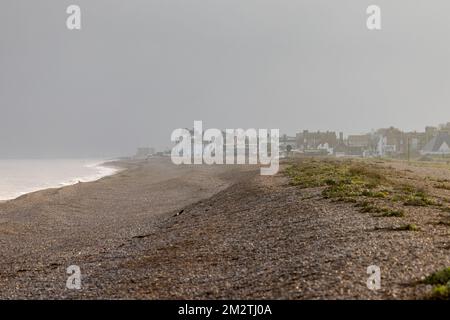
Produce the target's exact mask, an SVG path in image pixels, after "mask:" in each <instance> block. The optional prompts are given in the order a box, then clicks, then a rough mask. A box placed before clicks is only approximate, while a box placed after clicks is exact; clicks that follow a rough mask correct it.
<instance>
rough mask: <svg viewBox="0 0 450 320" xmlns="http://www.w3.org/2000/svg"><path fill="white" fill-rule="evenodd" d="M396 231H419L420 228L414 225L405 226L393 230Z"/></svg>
mask: <svg viewBox="0 0 450 320" xmlns="http://www.w3.org/2000/svg"><path fill="white" fill-rule="evenodd" d="M395 230H396V231H419V230H420V228H419V227H418V226H417V225H415V224H414V223H409V224H405V225H403V226H400V227H398V228H395Z"/></svg>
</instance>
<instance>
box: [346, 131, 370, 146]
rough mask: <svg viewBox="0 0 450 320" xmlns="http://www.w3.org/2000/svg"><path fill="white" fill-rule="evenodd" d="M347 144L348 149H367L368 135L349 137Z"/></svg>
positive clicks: (368, 143)
mask: <svg viewBox="0 0 450 320" xmlns="http://www.w3.org/2000/svg"><path fill="white" fill-rule="evenodd" d="M347 144H348V146H349V147H359V148H368V147H369V146H370V135H368V134H358V135H349V136H348V138H347Z"/></svg>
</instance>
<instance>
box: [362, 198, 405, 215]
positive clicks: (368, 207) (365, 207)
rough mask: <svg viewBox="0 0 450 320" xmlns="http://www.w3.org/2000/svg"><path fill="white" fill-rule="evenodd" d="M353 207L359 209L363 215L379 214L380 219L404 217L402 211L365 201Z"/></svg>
mask: <svg viewBox="0 0 450 320" xmlns="http://www.w3.org/2000/svg"><path fill="white" fill-rule="evenodd" d="M355 207H358V208H360V209H359V211H360V212H363V213H381V215H380V216H381V217H403V216H404V215H405V213H404V212H403V211H402V210H396V209H391V208H387V207H381V206H379V205H377V204H375V203H373V202H371V201H367V200H364V201H361V202H358V203H357V204H356V205H355Z"/></svg>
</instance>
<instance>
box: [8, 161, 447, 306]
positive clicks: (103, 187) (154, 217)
mask: <svg viewBox="0 0 450 320" xmlns="http://www.w3.org/2000/svg"><path fill="white" fill-rule="evenodd" d="M119 165H120V166H122V167H126V168H128V170H126V171H123V172H121V173H119V174H117V175H115V176H111V177H107V178H104V179H102V180H100V181H97V182H93V183H83V184H78V185H75V186H71V187H66V188H61V189H52V190H47V191H42V192H37V193H34V194H30V195H27V196H24V197H21V198H20V199H17V200H14V201H9V202H6V203H2V204H0V246H1V250H0V289H1V290H0V297H1V298H51V299H52V298H55V299H59V298H71V299H80V298H81V299H93V298H100V299H105V298H106V299H108V298H133V299H134V298H137V299H165V298H167V299H176V298H193V299H225V298H227V299H247V298H263V299H265V298H271V299H273V298H274V299H414V298H422V297H424V296H425V295H426V294H427V293H428V292H429V290H430V288H429V287H427V286H425V285H422V284H420V283H419V281H420V280H421V279H422V278H423V277H424V276H425V275H427V274H429V273H430V272H433V271H435V270H437V269H440V268H442V267H446V266H449V265H450V255H449V252H450V238H449V227H448V226H445V225H437V224H436V222H438V221H440V219H442V218H443V215H448V213H443V212H438V211H436V210H432V209H428V208H409V209H408V211H407V214H406V216H405V217H401V218H395V217H394V218H393V217H376V216H374V215H371V214H368V213H360V212H358V210H357V208H355V207H354V206H353V205H352V204H347V203H336V202H331V201H330V200H326V199H323V198H322V197H321V195H320V193H321V189H320V188H310V189H299V188H298V187H293V186H290V185H289V184H288V180H287V178H286V177H284V176H282V175H277V176H275V177H262V176H260V175H259V170H257V169H254V168H250V167H238V166H233V167H231V168H230V167H225V166H222V167H203V166H200V167H198V166H197V167H192V166H186V167H175V166H173V165H170V164H168V163H167V162H165V161H163V160H153V161H150V162H144V163H142V162H139V163H132V162H127V163H121V164H119ZM396 165H397V164H396ZM404 166H405V165H404V164H398V165H397V167H396V169H397V170H409V171H408V174H410V175H411V179H418V180H421V177H423V176H421V174H423V173H421V172H419V173H417V175H415V173H414V170H415V169H414V167H413V166H411V167H408V168H406V167H404ZM410 171H411V172H410ZM433 174H436V175H437V176H440V177H442V172H440V171H433V169H430V172H428V171H427V172H426V176H427V177H431V176H432V175H433ZM447 174H448V173H447ZM422 180H423V179H422ZM442 192H444V191H442ZM449 192H450V191H449ZM405 222H408V223H415V224H417V225H418V226H419V227H420V229H421V230H420V231H417V232H412V231H393V230H392V227H395V226H399V225H402V224H404V223H405ZM72 264H75V265H78V266H80V268H81V272H82V275H83V278H82V289H81V290H68V289H67V288H66V287H65V284H66V279H67V276H68V275H67V274H66V268H67V266H69V265H72ZM370 265H377V266H379V267H380V268H381V289H380V290H378V291H371V290H369V289H368V288H367V286H366V281H367V278H368V274H367V273H366V270H367V267H368V266H370Z"/></svg>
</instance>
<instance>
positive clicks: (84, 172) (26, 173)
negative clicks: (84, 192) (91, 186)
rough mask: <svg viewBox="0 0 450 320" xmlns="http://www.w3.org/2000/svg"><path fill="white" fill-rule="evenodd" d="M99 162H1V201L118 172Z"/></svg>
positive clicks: (76, 160)
mask: <svg viewBox="0 0 450 320" xmlns="http://www.w3.org/2000/svg"><path fill="white" fill-rule="evenodd" d="M105 161H106V160H100V159H8V160H2V159H0V201H2V200H10V199H15V198H17V197H19V196H21V195H23V194H26V193H30V192H34V191H38V190H43V189H48V188H58V187H63V186H67V185H71V184H75V183H78V182H79V181H81V182H88V181H94V180H98V179H100V178H102V177H105V176H108V175H112V174H114V173H115V172H117V170H118V169H115V168H110V167H106V166H102V164H103V163H104V162H105Z"/></svg>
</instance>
